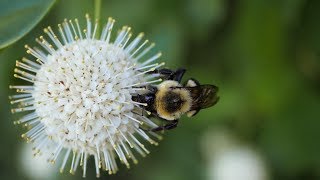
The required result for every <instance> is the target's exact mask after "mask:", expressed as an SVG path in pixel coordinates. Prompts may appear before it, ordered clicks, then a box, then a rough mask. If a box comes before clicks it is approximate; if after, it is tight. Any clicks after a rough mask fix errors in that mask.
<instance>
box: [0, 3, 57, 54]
mask: <svg viewBox="0 0 320 180" xmlns="http://www.w3.org/2000/svg"><path fill="white" fill-rule="evenodd" d="M54 2H55V0H2V1H1V2H0V49H2V48H4V47H6V46H9V45H10V44H12V43H14V42H16V41H18V40H19V39H20V38H22V37H23V36H24V35H25V34H27V33H28V32H29V31H31V29H32V28H33V27H34V26H36V25H37V24H38V23H39V22H40V20H41V19H42V18H43V17H44V15H45V14H46V13H47V12H48V11H49V9H50V7H51V6H52V5H53V4H54Z"/></svg>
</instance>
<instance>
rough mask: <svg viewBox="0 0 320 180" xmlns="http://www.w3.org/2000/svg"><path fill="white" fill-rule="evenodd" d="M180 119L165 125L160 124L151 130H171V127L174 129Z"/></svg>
mask: <svg viewBox="0 0 320 180" xmlns="http://www.w3.org/2000/svg"><path fill="white" fill-rule="evenodd" d="M178 122H179V121H178V120H173V121H171V122H170V123H168V124H166V125H164V126H159V127H156V128H153V129H151V131H153V132H157V131H162V130H169V129H173V128H176V127H177V126H178Z"/></svg>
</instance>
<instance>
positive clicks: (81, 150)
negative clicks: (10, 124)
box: [10, 16, 164, 176]
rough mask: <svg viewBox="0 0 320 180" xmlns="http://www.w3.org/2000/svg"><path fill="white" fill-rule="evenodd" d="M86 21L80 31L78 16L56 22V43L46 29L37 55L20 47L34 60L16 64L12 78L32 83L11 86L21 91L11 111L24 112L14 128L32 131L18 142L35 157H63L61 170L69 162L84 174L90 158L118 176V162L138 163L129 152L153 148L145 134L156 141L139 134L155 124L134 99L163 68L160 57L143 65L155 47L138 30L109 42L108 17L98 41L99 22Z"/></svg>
mask: <svg viewBox="0 0 320 180" xmlns="http://www.w3.org/2000/svg"><path fill="white" fill-rule="evenodd" d="M86 18H87V27H86V29H85V30H84V33H82V32H81V30H80V25H79V23H78V20H77V19H75V21H67V20H65V21H64V22H63V23H62V24H61V25H60V24H59V34H60V37H61V38H58V37H57V35H56V34H55V33H54V32H53V30H52V29H51V28H50V27H48V28H45V29H44V32H45V33H46V34H47V36H48V37H49V39H50V40H47V39H45V38H44V37H43V36H40V37H39V39H38V38H37V39H36V41H37V42H38V43H39V44H40V45H41V48H42V50H41V49H40V48H37V47H34V48H31V47H29V46H28V45H26V46H25V47H26V48H27V53H28V54H31V55H32V56H34V58H33V59H27V58H23V59H22V61H17V63H16V66H17V67H18V68H16V69H15V73H16V74H15V75H14V76H15V77H17V78H20V79H22V80H25V81H28V82H30V83H32V85H18V86H10V88H12V89H16V91H17V93H18V94H16V95H13V96H11V97H10V98H11V99H12V100H11V103H12V104H17V107H16V108H14V109H12V112H14V113H15V112H28V113H25V115H24V116H22V118H20V119H19V120H18V121H16V122H15V123H16V124H21V123H23V124H25V125H26V126H30V127H31V128H30V130H29V131H28V132H26V133H25V134H23V135H22V137H24V138H25V139H27V141H30V142H33V143H34V150H35V155H36V154H39V153H40V151H41V150H42V149H44V148H48V147H49V148H51V149H52V156H51V157H50V159H49V161H50V162H55V161H56V159H57V158H58V157H59V155H61V156H62V163H61V171H63V170H64V169H65V167H66V166H67V164H68V163H67V162H68V158H71V159H72V161H71V163H70V164H69V165H70V172H71V173H74V172H75V171H76V169H77V167H78V166H79V165H80V166H83V176H86V168H87V159H88V157H89V156H90V155H92V156H94V160H95V166H96V175H97V176H99V175H100V169H101V168H103V169H104V170H106V171H108V172H109V174H112V173H115V172H117V170H118V166H117V163H116V158H117V157H118V158H119V159H120V161H121V162H122V163H123V164H125V165H126V166H127V167H128V168H129V159H131V160H132V161H133V162H134V163H137V159H136V158H135V156H134V151H131V149H135V150H136V152H138V153H139V154H141V155H142V156H145V155H146V154H148V153H149V151H148V150H147V149H146V148H145V146H144V145H143V144H142V143H141V142H140V141H141V140H140V139H145V140H147V141H149V142H150V143H151V144H155V145H156V144H157V143H156V142H155V141H154V140H152V139H151V138H150V137H149V135H152V136H154V137H156V138H158V139H160V138H161V136H159V135H157V134H155V133H153V132H145V131H143V130H142V129H140V126H141V124H143V123H144V124H145V125H146V126H149V127H150V128H154V127H157V125H156V124H155V123H153V122H152V121H151V120H150V119H148V118H147V117H145V116H143V113H142V112H143V109H142V108H141V106H143V105H145V104H142V103H138V102H134V101H132V99H131V96H132V94H139V93H142V92H144V91H145V90H144V88H143V87H144V86H145V85H148V84H151V83H156V82H159V81H161V79H157V78H156V77H157V74H154V73H150V72H154V70H155V69H157V68H159V67H160V66H162V65H163V64H164V63H160V64H158V63H154V61H155V60H157V59H158V58H159V57H160V56H161V54H160V53H158V54H155V55H153V56H149V58H147V59H145V60H144V61H143V60H141V59H143V57H144V56H145V55H146V54H147V53H148V51H149V50H150V49H151V48H152V47H153V46H154V44H150V45H149V46H147V44H148V40H145V41H144V42H141V40H142V37H143V34H142V33H140V34H139V35H138V36H137V37H136V38H134V39H133V40H130V38H131V33H130V28H129V27H126V26H125V27H123V28H122V29H121V30H120V31H119V33H118V35H117V36H116V37H115V40H114V41H111V39H112V36H111V30H112V27H113V24H114V20H113V19H112V18H109V19H108V22H107V24H106V25H105V26H104V27H103V30H102V33H101V36H100V37H98V38H97V37H96V32H97V29H98V23H95V25H92V23H91V21H90V18H89V16H86ZM71 152H72V153H71Z"/></svg>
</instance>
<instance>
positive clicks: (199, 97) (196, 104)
mask: <svg viewBox="0 0 320 180" xmlns="http://www.w3.org/2000/svg"><path fill="white" fill-rule="evenodd" d="M185 88H186V89H187V90H188V91H189V92H190V95H191V98H192V101H193V102H192V107H191V109H192V110H200V109H204V108H208V107H211V106H213V105H215V104H216V103H217V102H218V100H219V97H218V96H217V92H218V87H217V86H214V85H200V86H194V87H185Z"/></svg>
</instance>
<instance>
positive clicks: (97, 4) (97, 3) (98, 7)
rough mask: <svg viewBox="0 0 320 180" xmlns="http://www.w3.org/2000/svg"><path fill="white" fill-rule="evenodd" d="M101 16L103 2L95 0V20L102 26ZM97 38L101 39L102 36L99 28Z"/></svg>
mask: <svg viewBox="0 0 320 180" xmlns="http://www.w3.org/2000/svg"><path fill="white" fill-rule="evenodd" d="M100 15H101V0H94V19H95V20H96V21H97V22H98V23H99V24H100V21H101V19H100ZM96 33H97V36H96V37H99V36H100V34H101V28H100V26H98V29H97V32H96Z"/></svg>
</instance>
